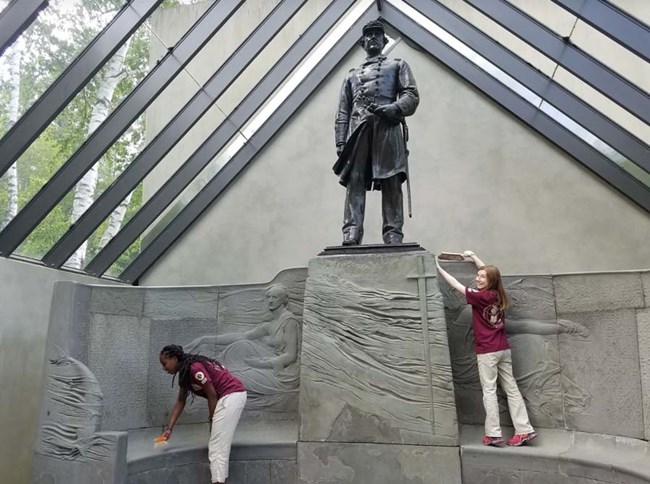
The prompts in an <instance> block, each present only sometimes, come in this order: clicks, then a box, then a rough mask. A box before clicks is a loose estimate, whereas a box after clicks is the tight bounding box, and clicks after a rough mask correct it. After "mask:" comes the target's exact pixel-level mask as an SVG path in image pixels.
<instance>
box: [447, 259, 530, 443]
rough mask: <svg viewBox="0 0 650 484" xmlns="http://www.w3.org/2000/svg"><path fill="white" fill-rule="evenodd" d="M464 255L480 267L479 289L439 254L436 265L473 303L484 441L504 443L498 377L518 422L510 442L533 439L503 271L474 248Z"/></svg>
mask: <svg viewBox="0 0 650 484" xmlns="http://www.w3.org/2000/svg"><path fill="white" fill-rule="evenodd" d="M463 255H464V256H465V257H469V258H471V259H472V261H474V264H476V267H477V269H478V272H477V274H476V289H472V288H469V287H465V286H463V285H462V284H461V283H460V282H458V280H457V279H456V278H455V277H454V276H452V275H451V274H449V273H448V272H447V271H445V270H444V269H443V268H442V267H440V263H439V262H438V258H436V266H437V267H438V272H439V273H440V275H441V276H442V277H443V278H444V279H445V280H446V281H447V282H448V283H449V285H450V286H451V287H453V288H454V289H456V290H457V291H459V292H461V293H463V294H464V295H465V297H466V298H467V304H469V305H471V306H472V329H473V330H474V339H475V344H476V345H475V349H476V360H477V363H478V372H479V379H480V380H481V388H482V390H483V406H484V407H485V437H483V444H484V445H500V444H503V436H502V434H501V425H500V423H499V404H498V401H497V380H499V383H500V385H501V388H502V389H503V391H504V392H505V393H506V396H507V398H508V408H509V410H510V417H511V418H512V423H513V424H514V426H515V435H514V436H513V437H512V438H511V439H508V445H513V446H519V445H522V444H524V443H526V442H528V441H530V440H533V439H534V438H535V437H537V433H536V432H535V431H534V430H533V427H532V426H531V425H530V421H529V419H528V412H526V405H525V404H524V400H523V398H522V397H521V392H520V391H519V387H518V386H517V381H516V380H515V377H514V376H513V374H512V357H511V353H510V345H509V344H508V338H507V337H506V329H505V323H506V319H505V310H506V309H507V308H508V296H507V295H506V292H505V290H504V288H503V281H502V280H501V273H500V272H499V269H498V268H497V267H496V266H493V265H485V264H484V263H483V262H482V261H481V259H479V258H478V257H477V256H476V254H474V252H472V251H471V250H466V251H465V252H464V253H463Z"/></svg>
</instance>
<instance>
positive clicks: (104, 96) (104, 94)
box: [66, 41, 129, 269]
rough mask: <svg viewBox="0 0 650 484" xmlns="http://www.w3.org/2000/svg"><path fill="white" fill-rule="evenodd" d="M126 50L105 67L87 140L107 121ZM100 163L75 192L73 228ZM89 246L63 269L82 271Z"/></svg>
mask: <svg viewBox="0 0 650 484" xmlns="http://www.w3.org/2000/svg"><path fill="white" fill-rule="evenodd" d="M128 48H129V41H127V42H126V43H125V44H124V45H123V46H122V47H120V49H119V50H118V51H117V52H116V53H115V55H114V56H113V58H112V59H111V60H110V62H109V63H108V66H107V68H106V73H105V74H104V77H103V78H102V82H101V85H100V86H99V90H98V91H97V100H96V101H95V104H94V106H93V111H92V114H91V116H90V123H89V124H88V133H87V136H86V137H88V136H90V135H91V134H92V133H93V131H95V130H96V129H97V128H98V127H99V125H100V124H102V122H104V120H105V119H106V118H107V117H108V112H109V109H110V107H111V102H112V100H113V93H114V92H115V88H116V87H117V84H118V83H119V82H120V79H121V78H122V76H123V75H124V58H125V57H126V52H127V50H128ZM100 163H101V160H99V161H98V162H97V163H95V165H94V166H93V167H92V168H91V169H90V170H89V171H88V172H87V173H86V174H85V175H84V176H83V178H82V179H81V180H79V183H77V186H76V188H75V192H74V201H73V203H72V217H71V220H72V223H73V224H74V223H75V222H76V221H77V220H79V217H81V215H83V213H84V212H85V211H86V210H87V209H88V207H90V206H91V205H92V203H93V202H94V201H95V189H96V188H97V177H98V174H99V165H100ZM87 248H88V242H87V241H86V242H84V243H83V244H82V245H81V246H80V247H79V248H78V249H77V250H76V251H75V253H74V254H73V255H72V256H71V257H70V258H69V259H68V261H67V262H66V266H68V267H72V268H74V269H83V267H84V266H85V260H86V250H87Z"/></svg>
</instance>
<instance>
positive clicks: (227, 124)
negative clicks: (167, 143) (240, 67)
mask: <svg viewBox="0 0 650 484" xmlns="http://www.w3.org/2000/svg"><path fill="white" fill-rule="evenodd" d="M353 3H354V2H353V1H350V0H338V1H337V2H336V3H335V4H333V5H331V6H330V7H329V8H328V9H327V10H326V11H325V12H323V13H322V14H321V15H320V16H319V18H318V19H317V20H316V21H315V22H314V23H312V25H311V26H310V27H309V29H308V30H307V31H306V32H305V33H304V34H303V35H301V36H300V38H299V39H298V40H297V41H296V42H295V43H294V44H293V45H292V46H291V48H289V50H288V51H287V52H286V53H285V54H284V55H283V56H282V58H280V60H278V61H277V62H276V64H275V65H274V66H273V67H272V68H271V70H269V72H268V73H267V74H266V75H265V76H264V78H263V79H262V80H261V81H260V82H259V83H258V84H257V85H256V86H255V88H253V89H252V90H251V92H250V93H249V94H248V95H247V96H246V98H244V100H243V101H242V102H241V103H240V104H239V105H238V106H237V107H236V108H235V109H234V110H233V112H232V113H231V114H230V116H229V117H228V118H227V119H226V120H224V121H223V122H222V123H221V124H220V125H219V126H218V127H217V129H216V130H215V131H214V132H213V133H212V134H211V135H210V136H209V137H208V138H207V139H206V140H205V141H204V142H203V144H202V145H201V146H200V147H199V148H197V150H196V151H194V153H193V154H192V155H191V156H190V157H189V158H188V159H187V160H186V161H185V163H183V165H182V166H181V167H180V168H178V170H177V171H176V172H175V173H174V174H173V175H172V176H171V177H170V178H169V180H167V182H166V183H165V184H164V185H163V186H162V187H161V188H160V189H159V190H158V191H157V192H156V193H155V194H153V196H152V197H151V198H150V199H149V200H147V202H146V203H145V204H144V205H143V206H142V207H140V210H139V211H138V212H137V213H136V214H135V215H134V216H133V217H132V218H131V220H129V221H128V223H126V224H125V225H124V226H123V227H122V228H121V230H120V231H119V232H118V233H117V234H116V235H115V237H113V239H112V240H111V241H110V242H109V243H108V244H106V246H105V247H104V248H103V249H102V250H101V251H100V252H99V253H98V254H97V255H96V256H95V258H94V259H93V260H92V261H90V263H89V264H88V265H87V267H86V271H87V272H88V273H89V274H91V275H95V276H100V275H102V274H103V273H104V272H105V271H106V270H107V269H108V268H109V267H110V266H111V265H112V264H113V262H115V260H117V259H118V258H119V256H120V255H121V254H122V253H123V252H124V251H125V250H126V249H127V248H128V247H129V246H130V245H131V244H132V243H133V242H134V241H135V240H136V239H137V238H138V237H139V236H140V235H141V234H142V233H143V232H144V231H145V230H146V229H147V227H149V225H151V223H153V222H154V221H155V220H156V218H158V217H159V216H160V215H161V214H162V212H163V211H164V210H165V208H166V207H167V206H169V205H170V204H171V203H172V202H173V201H174V200H175V199H176V197H178V195H180V193H182V191H183V190H184V189H185V187H187V185H189V184H190V183H191V181H192V180H193V179H194V178H195V177H196V176H197V175H198V174H199V173H200V172H201V170H203V168H205V166H207V165H208V163H210V161H211V160H212V159H213V158H214V157H215V156H216V155H217V154H218V153H219V151H221V149H223V147H224V146H226V144H227V142H228V141H229V140H230V139H231V138H232V136H234V135H235V134H237V132H238V131H239V130H240V129H241V127H243V125H244V124H245V123H246V122H247V121H248V120H249V119H250V118H251V117H252V116H253V115H254V114H255V112H256V111H257V110H258V109H259V108H260V107H261V106H262V105H263V104H264V103H265V102H266V100H267V99H268V97H269V96H270V95H272V94H273V92H274V91H275V90H276V89H277V88H278V87H279V86H280V85H281V84H282V82H283V81H284V80H285V79H286V77H287V76H288V75H289V74H290V73H291V71H293V69H295V68H296V67H297V66H298V65H299V64H300V62H301V61H302V59H304V57H305V56H306V55H307V54H308V53H309V52H310V51H311V50H312V49H313V48H314V47H315V46H316V45H318V42H319V41H320V40H321V39H322V38H323V36H324V35H325V34H326V33H327V32H328V31H329V30H330V29H331V28H332V27H333V26H334V25H335V24H336V22H337V21H338V20H339V19H340V18H341V17H342V16H343V14H344V13H345V11H347V9H348V8H349V7H350V5H352V4H353ZM335 5H336V8H334V6H335Z"/></svg>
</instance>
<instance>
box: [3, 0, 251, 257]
mask: <svg viewBox="0 0 650 484" xmlns="http://www.w3.org/2000/svg"><path fill="white" fill-rule="evenodd" d="M244 1H245V0H220V1H218V2H214V3H213V4H212V5H211V6H210V7H209V8H208V10H206V12H205V13H204V14H203V15H202V16H201V18H200V19H199V20H197V21H196V23H195V24H194V25H193V26H192V27H191V28H190V30H188V32H187V33H186V34H185V35H184V36H183V38H182V39H181V40H180V41H178V43H177V44H176V45H175V46H174V47H173V48H172V49H170V51H169V52H167V54H166V55H165V57H164V58H163V59H162V60H161V61H160V62H159V63H158V64H157V65H156V67H154V68H153V70H152V71H151V72H149V74H148V75H147V76H146V77H145V78H144V79H143V80H142V81H141V82H140V83H139V84H138V85H137V86H136V87H135V89H134V90H133V91H132V92H131V94H129V96H128V97H127V98H126V99H125V100H124V101H122V103H121V104H120V105H119V106H118V107H117V108H115V110H114V111H113V112H112V113H111V114H110V115H109V116H108V118H106V120H105V121H104V122H103V123H102V124H101V125H100V126H99V128H97V129H96V130H95V131H94V132H93V133H92V134H91V135H90V136H89V137H88V139H87V140H86V141H85V142H84V144H83V145H81V147H80V148H79V149H78V150H77V151H76V152H75V153H74V154H73V155H72V156H71V157H70V158H69V159H68V161H66V163H65V164H64V165H63V166H62V167H61V168H60V169H59V170H58V171H57V172H56V173H55V174H54V175H53V176H52V178H50V180H49V181H48V182H47V183H46V184H45V186H44V187H43V188H41V190H40V191H39V192H38V193H37V194H36V195H34V197H33V198H32V199H31V200H30V201H29V202H28V203H27V204H26V205H25V206H24V207H23V209H22V210H21V211H20V212H18V214H17V215H16V216H15V217H14V218H13V220H12V221H11V222H10V223H9V224H7V226H6V227H5V228H4V230H3V231H2V232H0V255H8V254H11V253H12V252H13V251H14V250H16V248H17V247H18V246H19V245H20V244H21V243H22V241H23V240H25V239H26V238H27V237H28V236H29V234H30V233H31V231H32V230H34V229H35V228H36V227H37V226H38V224H39V223H40V222H41V220H43V219H44V218H45V217H46V216H47V214H48V213H49V212H50V211H51V210H52V209H53V208H54V207H55V206H56V204H57V203H59V201H60V200H61V199H62V198H63V197H64V196H65V195H66V193H68V191H70V190H71V189H72V187H74V186H75V184H76V183H77V182H78V181H79V180H80V179H81V177H83V175H84V174H85V173H86V172H87V171H88V170H89V169H90V168H92V166H93V165H94V164H95V163H96V162H97V161H98V160H99V159H100V158H101V157H102V156H103V155H104V153H106V151H108V149H109V148H110V147H111V146H112V144H113V143H114V142H115V141H116V140H117V139H118V138H119V137H120V136H121V135H122V134H123V133H124V132H125V131H126V130H127V129H128V128H129V126H131V124H132V123H133V122H134V121H135V120H136V119H137V117H138V116H140V114H142V112H143V111H144V110H145V109H146V108H147V106H149V104H151V103H152V102H153V101H154V99H156V97H157V96H158V95H159V94H160V93H161V92H162V91H163V90H164V89H165V87H167V86H168V85H169V83H171V81H172V80H173V79H174V78H175V77H176V76H177V75H178V74H179V73H180V72H181V71H182V70H183V68H184V67H185V66H186V65H187V64H188V63H189V62H190V61H191V60H192V59H193V58H194V56H195V55H196V54H197V53H198V52H199V51H200V50H201V48H202V47H203V46H204V45H205V44H206V43H207V42H208V41H209V40H210V39H211V38H212V37H213V36H214V35H215V33H216V32H217V31H218V30H219V28H221V26H222V25H223V24H224V23H226V22H227V21H228V19H229V18H230V17H231V16H232V15H233V13H235V11H236V10H237V9H238V8H239V7H240V6H241V5H242V4H243V3H244Z"/></svg>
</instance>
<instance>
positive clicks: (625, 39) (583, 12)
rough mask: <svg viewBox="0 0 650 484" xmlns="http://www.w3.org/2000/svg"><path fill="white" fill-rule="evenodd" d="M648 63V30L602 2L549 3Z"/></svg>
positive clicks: (557, 0)
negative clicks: (562, 9) (557, 6)
mask: <svg viewBox="0 0 650 484" xmlns="http://www.w3.org/2000/svg"><path fill="white" fill-rule="evenodd" d="M551 1H553V2H555V3H557V4H558V5H560V6H561V7H563V8H564V9H566V10H568V11H569V12H571V13H572V14H573V15H575V16H576V17H578V18H579V19H580V20H583V21H584V22H585V23H588V24H589V25H591V26H592V27H593V28H595V29H596V30H599V31H600V32H601V33H603V34H605V35H606V36H607V37H609V38H610V39H612V40H613V41H615V42H618V43H619V44H621V45H622V46H623V47H625V48H626V49H628V50H630V51H631V52H634V53H635V54H636V55H638V56H639V57H641V58H642V59H644V60H645V61H646V62H650V27H648V26H647V25H646V24H644V23H643V22H642V21H641V20H639V19H637V18H635V17H633V16H632V15H630V14H628V13H626V12H624V11H623V10H621V9H619V8H618V7H616V6H615V5H612V4H611V3H609V2H605V1H603V0H551Z"/></svg>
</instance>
